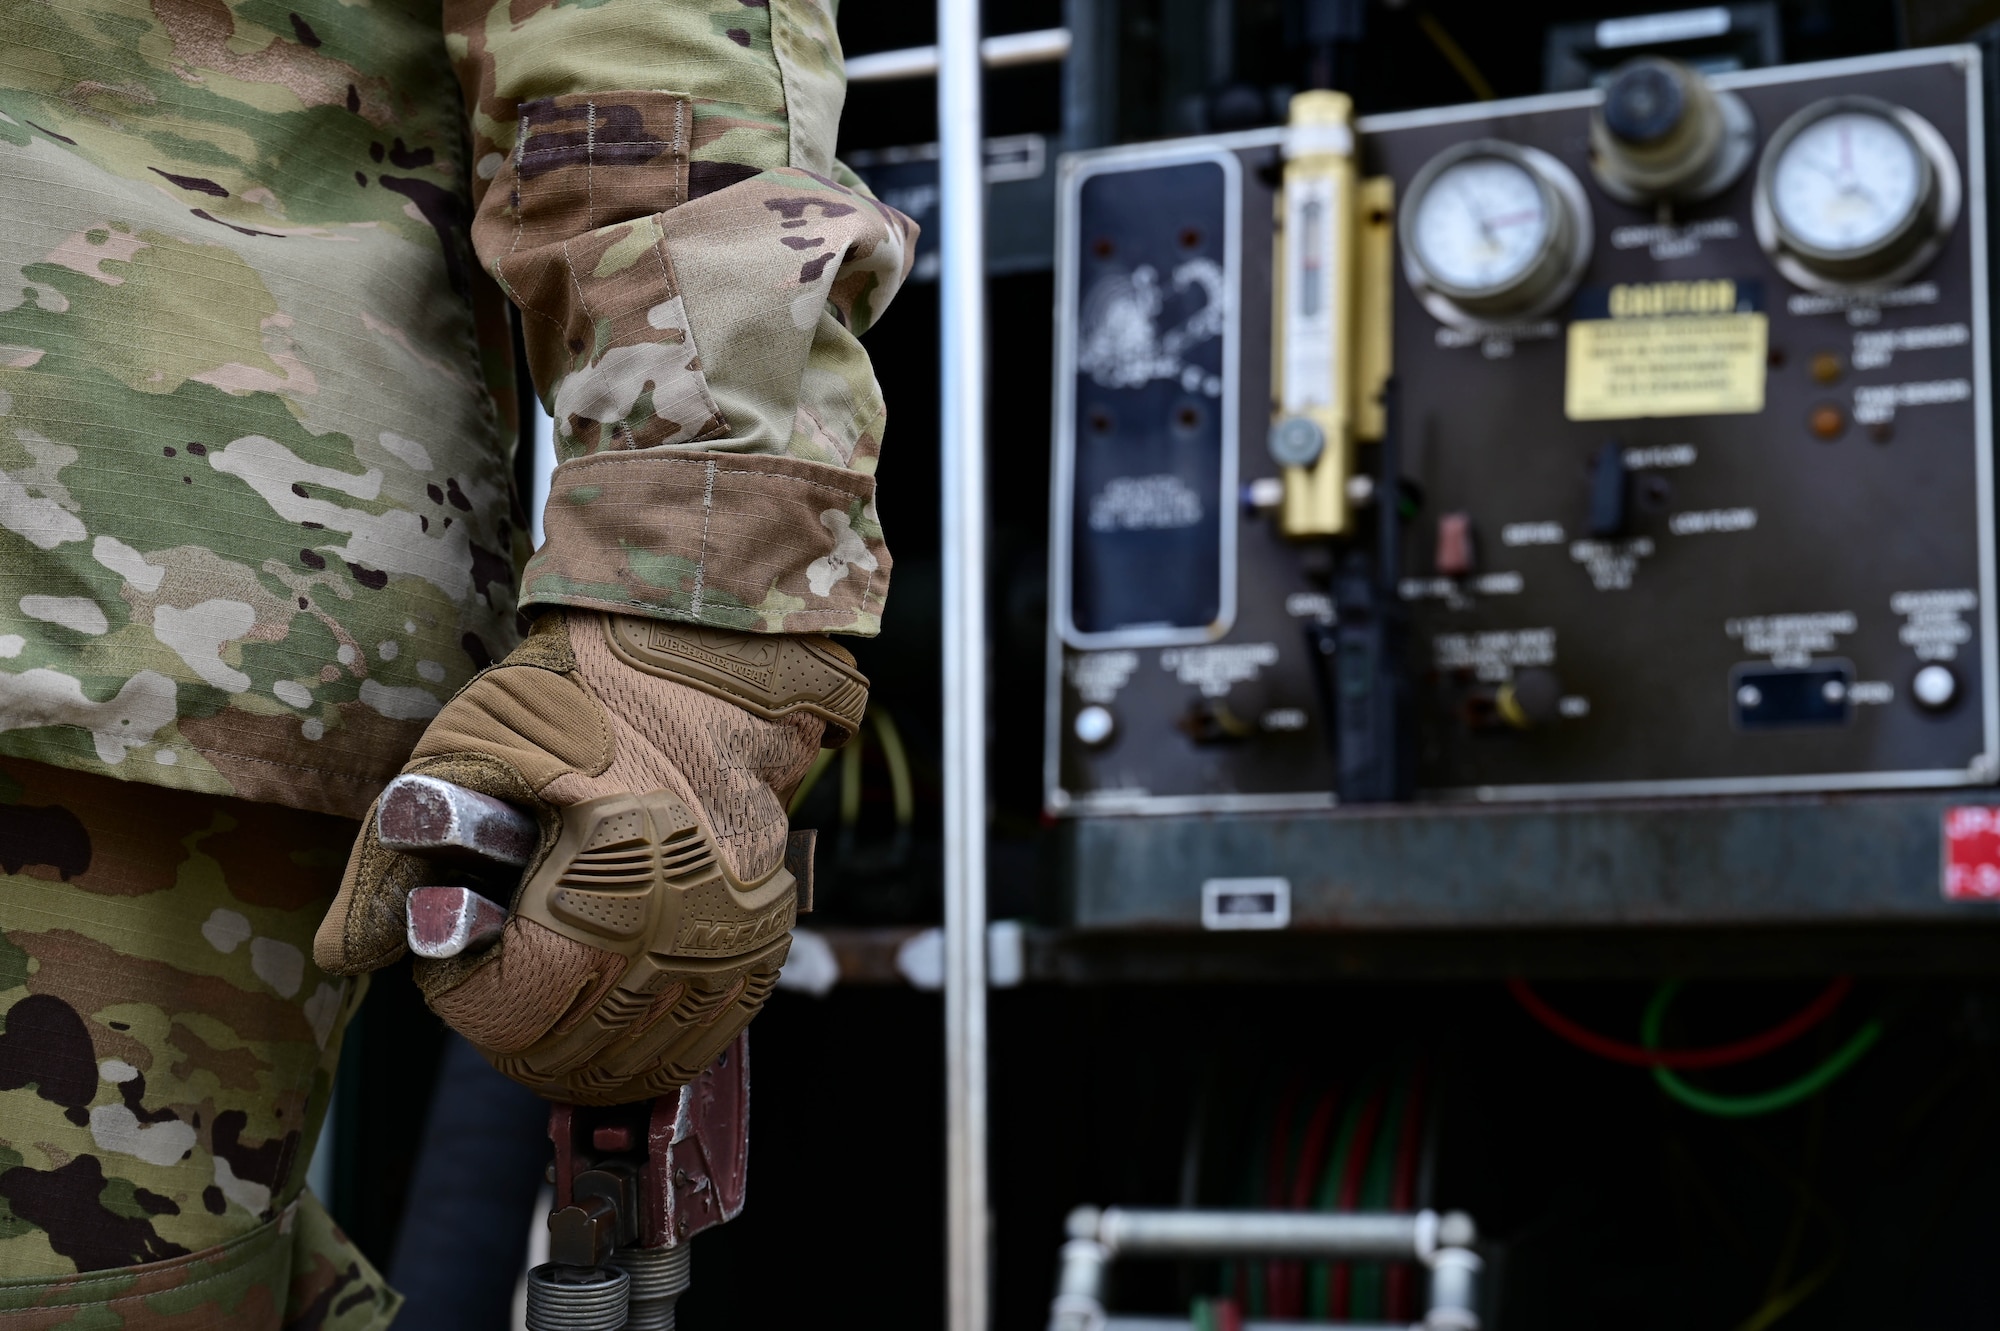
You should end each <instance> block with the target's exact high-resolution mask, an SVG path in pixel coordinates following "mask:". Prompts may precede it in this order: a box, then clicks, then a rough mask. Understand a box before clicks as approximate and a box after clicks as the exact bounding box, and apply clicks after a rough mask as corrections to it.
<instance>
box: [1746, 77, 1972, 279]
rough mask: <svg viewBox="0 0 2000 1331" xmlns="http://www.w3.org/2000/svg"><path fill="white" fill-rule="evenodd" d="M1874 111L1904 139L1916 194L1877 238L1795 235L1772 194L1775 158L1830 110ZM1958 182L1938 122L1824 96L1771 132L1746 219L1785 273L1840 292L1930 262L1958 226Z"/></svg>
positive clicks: (1865, 101) (1887, 105) (1908, 273)
mask: <svg viewBox="0 0 2000 1331" xmlns="http://www.w3.org/2000/svg"><path fill="white" fill-rule="evenodd" d="M1845 114H1858V115H1869V116H1873V117H1875V118H1876V119H1878V120H1881V121H1883V122H1885V123H1887V124H1888V125H1890V126H1891V127H1892V128H1893V129H1895V131H1896V132H1897V133H1899V134H1901V135H1902V136H1903V139H1904V141H1905V142H1907V143H1908V144H1909V145H1910V149H1911V151H1912V152H1913V153H1914V155H1915V157H1916V161H1917V200H1916V203H1915V204H1914V205H1913V206H1912V207H1911V208H1910V209H1909V210H1908V211H1907V212H1905V213H1904V215H1903V217H1902V219H1901V220H1900V221H1899V222H1898V223H1897V224H1896V226H1895V227H1894V228H1893V229H1892V230H1890V231H1889V233H1888V234H1887V235H1885V236H1883V237H1882V238H1881V239H1879V240H1876V241H1874V242H1873V243H1871V244H1868V245H1865V246H1862V247H1860V248H1858V249H1852V250H1829V249H1826V248H1824V247H1822V246H1818V245H1814V244H1812V243H1811V242H1809V241H1806V240H1803V239H1801V238H1800V237H1798V236H1796V235H1794V234H1793V233H1792V231H1791V229H1790V228H1789V227H1787V226H1786V225H1785V223H1784V221H1783V220H1782V218H1781V217H1780V216H1779V213H1778V207H1777V204H1776V202H1775V201H1774V199H1773V197H1772V191H1773V188H1774V186H1775V184H1776V179H1777V174H1778V164H1779V162H1780V161H1782V160H1783V158H1784V155H1785V153H1786V151H1787V150H1788V149H1790V148H1791V146H1792V143H1793V142H1794V141H1795V140H1796V139H1797V138H1798V137H1799V135H1801V134H1803V133H1804V132H1805V131H1806V130H1808V129H1810V128H1812V127H1813V126H1814V125H1816V124H1818V123H1819V122H1820V121H1822V120H1825V119H1828V118H1829V117H1831V116H1836V115H1845ZM1963 196H1964V188H1963V186H1962V184H1961V183H1960V180H1959V174H1958V162H1957V161H1956V160H1955V159H1954V158H1953V157H1952V153H1951V145H1950V144H1949V143H1947V142H1945V138H1944V135H1942V134H1940V133H1939V132H1938V130H1937V127H1936V126H1934V125H1932V124H1931V123H1930V121H1928V120H1925V119H1924V118H1923V117H1922V116H1920V115H1918V114H1917V113H1916V112H1915V111H1912V110H1910V109H1909V108H1908V107H1906V106H1898V105H1896V104H1895V103H1894V102H1885V101H1883V100H1882V99H1881V98H1879V97H1864V96H1858V95H1850V96H1843V97H1827V98H1824V99H1822V100H1820V101H1817V102H1814V103H1812V105H1810V106H1807V107H1804V108H1802V109H1800V110H1799V111H1797V112H1794V113H1793V114H1792V116H1791V117H1790V118H1788V119H1787V120H1786V121H1785V122H1784V123H1783V124H1782V125H1779V126H1778V128H1777V129H1776V130H1775V131H1774V132H1773V133H1772V135H1771V139H1770V142H1769V143H1767V144H1765V146H1764V156H1763V160H1761V161H1760V162H1759V163H1758V164H1757V188H1756V191H1755V193H1754V196H1753V198H1752V202H1751V222H1752V225H1753V226H1754V227H1755V229H1756V232H1757V243H1758V244H1759V245H1761V246H1763V247H1764V252H1765V253H1766V254H1767V255H1769V256H1770V259H1771V262H1772V263H1773V264H1775V265H1776V266H1777V269H1778V271H1779V272H1781V273H1783V274H1784V275H1785V277H1786V278H1788V279H1789V280H1791V281H1792V282H1794V283H1797V284H1798V285H1799V286H1802V287H1805V288H1806V289H1807V290H1809V291H1823V292H1844V291H1855V290H1864V289H1873V288H1880V287H1888V286H1894V285H1896V284H1897V283H1899V282H1902V281H1904V280H1906V279H1908V278H1910V277H1913V276H1915V275H1916V274H1917V273H1919V272H1921V271H1923V269H1925V268H1926V267H1928V266H1929V265H1930V263H1931V261H1932V260H1933V259H1935V258H1937V256H1938V252H1939V251H1940V250H1942V249H1943V248H1944V244H1945V242H1946V241H1947V240H1949V239H1950V238H1951V232H1952V228H1953V227H1954V226H1955V225H1957V222H1958V213H1959V209H1960V206H1961V204H1962V201H1963Z"/></svg>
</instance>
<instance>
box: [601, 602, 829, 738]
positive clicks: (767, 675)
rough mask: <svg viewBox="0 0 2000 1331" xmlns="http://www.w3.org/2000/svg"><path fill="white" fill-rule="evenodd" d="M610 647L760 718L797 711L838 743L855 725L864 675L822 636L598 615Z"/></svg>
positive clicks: (638, 665) (640, 666)
mask: <svg viewBox="0 0 2000 1331" xmlns="http://www.w3.org/2000/svg"><path fill="white" fill-rule="evenodd" d="M602 618H603V620H604V632H605V637H606V639H607V640H608V641H609V642H610V645H611V652H612V654H613V655H614V656H616V657H617V658H618V659H619V660H620V661H623V662H624V663H625V664H626V665H628V666H631V667H632V668H633V669H634V670H640V671H644V672H645V673H646V674H649V675H655V676H658V677H659V678H662V679H670V680H673V681H674V682H675V683H677V684H685V685H687V686H688V687H689V688H694V689H700V690H701V691H702V692H704V693H708V694H712V695H714V696H715V697H718V698H722V699H725V700H726V701H728V702H732V703H735V704H736V705H737V706H738V707H741V708H743V710H745V711H747V712H750V713H751V714H753V715H755V716H760V717H763V718H764V719H765V720H767V721H776V720H779V719H781V718H783V717H787V716H792V715H796V714H798V713H801V712H804V713H807V714H809V715H812V716H816V717H818V718H819V719H820V720H821V721H823V722H825V723H826V737H825V741H824V742H825V744H826V746H827V747H828V748H838V747H840V746H841V745H842V744H845V743H846V742H847V741H848V740H850V739H852V738H853V737H854V732H855V731H856V730H858V729H860V726H861V717H862V713H863V712H864V711H865V710H866V709H867V706H868V678H867V676H865V675H863V674H862V673H861V672H860V671H859V670H857V669H856V668H855V666H854V660H853V658H852V657H850V656H849V655H848V654H847V653H846V652H845V651H843V650H842V649H841V648H840V647H838V646H836V645H835V644H834V642H833V641H832V640H831V639H829V638H824V637H820V636H818V635H802V634H781V633H736V632H731V631H729V630H727V629H713V628H703V627H701V626H699V625H694V624H682V623H677V622H675V621H673V620H664V619H642V618H640V617H638V616H636V615H614V614H606V615H603V616H602Z"/></svg>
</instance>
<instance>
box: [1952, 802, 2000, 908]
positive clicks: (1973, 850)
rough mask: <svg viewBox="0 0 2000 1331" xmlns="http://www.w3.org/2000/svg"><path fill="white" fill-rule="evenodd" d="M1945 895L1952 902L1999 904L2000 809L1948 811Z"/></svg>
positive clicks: (1972, 807)
mask: <svg viewBox="0 0 2000 1331" xmlns="http://www.w3.org/2000/svg"><path fill="white" fill-rule="evenodd" d="M1944 894H1945V897H1946V899H1947V900H1951V901H2000V808H1994V807H1993V806H1991V805H1985V804H1975V805H1961V806H1959V807H1958V808H1955V809H1946V810H1945V813H1944Z"/></svg>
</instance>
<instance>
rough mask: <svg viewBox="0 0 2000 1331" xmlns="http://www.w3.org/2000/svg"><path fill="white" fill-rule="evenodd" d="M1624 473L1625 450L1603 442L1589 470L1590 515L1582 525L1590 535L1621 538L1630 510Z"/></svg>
mask: <svg viewBox="0 0 2000 1331" xmlns="http://www.w3.org/2000/svg"><path fill="white" fill-rule="evenodd" d="M1628 481H1629V477H1628V473H1627V472H1626V470H1625V450H1624V449H1623V448H1621V447H1620V446H1619V444H1618V441H1617V440H1616V439H1607V440H1606V441H1605V442H1604V443H1603V444H1602V445H1601V446H1600V447H1599V448H1598V450H1597V457H1596V459H1595V460H1594V461H1593V462H1592V463H1591V467H1590V514H1589V521H1588V522H1587V523H1586V524H1585V525H1586V526H1588V527H1589V529H1590V534H1591V535H1592V536H1623V535H1624V534H1625V524H1626V521H1627V519H1628V516H1629V509H1630V508H1631V502H1630V501H1631V493H1630V492H1631V486H1630V484H1629V483H1628Z"/></svg>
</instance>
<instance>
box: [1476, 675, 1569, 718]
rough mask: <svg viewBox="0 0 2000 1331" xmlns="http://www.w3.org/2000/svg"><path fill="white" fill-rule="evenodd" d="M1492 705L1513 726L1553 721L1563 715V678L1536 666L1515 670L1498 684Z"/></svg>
mask: <svg viewBox="0 0 2000 1331" xmlns="http://www.w3.org/2000/svg"><path fill="white" fill-rule="evenodd" d="M1493 709H1494V710H1495V711H1496V712H1498V713H1499V714H1500V719H1501V720H1502V721H1505V722H1506V723H1507V724H1508V725H1510V726H1512V727H1514V728H1515V729H1516V730H1532V729H1534V728H1535V727H1536V726H1546V725H1553V724H1555V723H1556V722H1557V721H1560V720H1561V719H1562V681H1561V680H1560V679H1558V678H1556V672H1555V671H1553V670H1545V669H1542V668H1540V667H1538V666H1530V667H1528V668H1527V669H1525V670H1517V671H1515V672H1514V677H1513V678H1512V679H1510V680H1508V681H1507V682H1506V683H1505V684H1502V685H1501V686H1500V692H1499V693H1498V694H1497V695H1496V696H1495V697H1494V699H1493Z"/></svg>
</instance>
